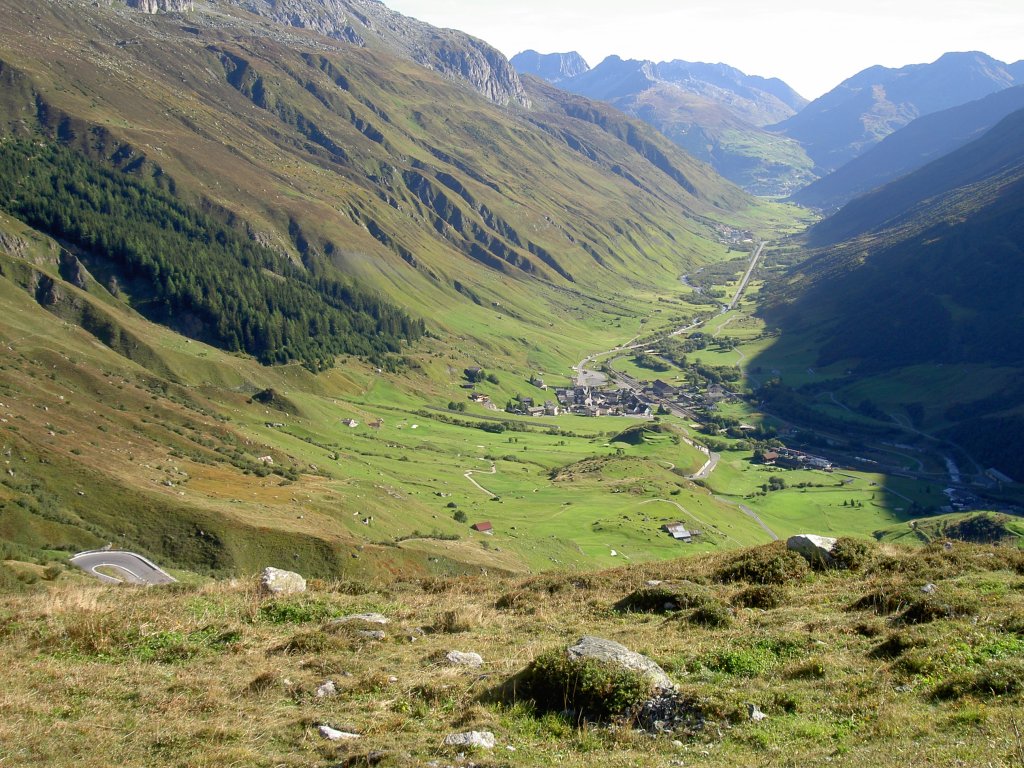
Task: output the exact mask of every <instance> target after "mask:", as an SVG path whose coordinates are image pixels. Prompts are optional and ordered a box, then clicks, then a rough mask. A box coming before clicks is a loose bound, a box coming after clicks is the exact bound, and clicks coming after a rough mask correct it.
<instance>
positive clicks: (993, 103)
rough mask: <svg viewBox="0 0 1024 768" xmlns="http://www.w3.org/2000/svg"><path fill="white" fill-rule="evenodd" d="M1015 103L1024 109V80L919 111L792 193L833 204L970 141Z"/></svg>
mask: <svg viewBox="0 0 1024 768" xmlns="http://www.w3.org/2000/svg"><path fill="white" fill-rule="evenodd" d="M1019 109H1024V85H1018V86H1014V87H1012V88H1007V89H1005V90H1002V91H998V92H997V93H993V94H991V95H989V96H986V97H985V98H983V99H978V100H977V101H971V102H968V103H967V104H962V105H961V106H958V107H953V108H952V109H946V110H943V111H942V112H935V113H933V114H930V115H925V116H924V117H919V118H918V119H917V120H914V121H913V122H912V123H910V124H908V125H907V126H906V127H904V128H901V129H900V130H898V131H896V132H895V133H893V134H891V135H889V136H887V137H886V138H885V139H883V140H882V141H881V142H880V143H879V144H877V145H876V146H875V147H873V148H872V149H870V150H868V151H867V152H865V153H864V154H863V155H861V156H860V157H857V158H854V159H853V160H851V161H850V162H849V163H847V164H846V165H844V166H842V167H841V168H839V169H838V170H835V171H833V172H832V173H830V174H829V175H828V176H825V177H824V178H822V179H819V180H818V181H815V182H814V183H813V184H811V185H809V186H807V187H804V188H803V189H801V190H799V191H798V192H796V193H795V194H794V195H793V196H792V197H791V198H790V199H791V200H792V201H793V202H796V203H800V204H802V205H808V206H814V207H817V208H822V209H825V210H828V209H832V208H837V207H839V206H842V205H844V204H846V203H847V202H849V201H850V200H852V199H853V198H855V197H857V196H858V195H862V194H865V193H867V192H870V191H871V190H873V189H875V188H876V187H880V186H882V185H884V184H887V183H889V182H890V181H893V180H894V179H898V178H900V177H901V176H904V175H906V174H908V173H910V172H912V171H915V170H917V169H918V168H921V167H922V166H924V165H926V164H928V163H929V162H931V161H932V160H936V159H938V158H940V157H942V156H943V155H946V154H948V153H950V152H952V151H954V150H955V149H958V148H959V147H962V146H964V145H965V144H968V143H969V142H971V141H973V140H975V139H977V138H979V137H980V136H981V135H982V134H984V133H985V131H987V130H989V129H990V128H992V126H994V125H995V124H996V123H998V122H999V121H1000V120H1002V119H1003V118H1004V117H1006V116H1007V115H1009V114H1011V113H1013V112H1015V111H1017V110H1019Z"/></svg>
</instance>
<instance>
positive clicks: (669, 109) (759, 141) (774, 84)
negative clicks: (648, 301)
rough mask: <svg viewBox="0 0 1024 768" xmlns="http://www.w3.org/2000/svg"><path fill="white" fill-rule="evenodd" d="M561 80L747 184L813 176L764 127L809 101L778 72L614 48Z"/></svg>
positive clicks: (756, 186) (766, 188) (759, 188)
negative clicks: (767, 74) (624, 54)
mask: <svg viewBox="0 0 1024 768" xmlns="http://www.w3.org/2000/svg"><path fill="white" fill-rule="evenodd" d="M520 56H523V54H520ZM516 60H517V59H516V58H514V59H513V63H515V62H516ZM521 61H523V62H528V61H531V59H529V58H525V59H521ZM517 66H518V65H517ZM520 71H522V72H526V71H527V70H525V69H520ZM540 76H541V77H543V76H544V75H543V74H541V75H540ZM546 79H549V80H550V79H551V78H546ZM552 82H554V81H552ZM557 84H558V86H559V87H560V88H564V89H565V90H568V91H571V92H573V93H577V94H580V95H583V96H587V97H589V98H592V99H600V100H602V101H607V102H609V103H611V104H614V105H615V106H616V107H617V108H619V109H620V110H622V111H623V112H625V113H626V114H628V115H631V116H634V117H638V118H640V119H641V120H644V121H645V122H647V123H649V124H650V125H653V126H654V127H655V128H657V129H658V130H659V131H660V132H661V133H663V134H665V135H666V136H668V137H669V138H670V139H672V141H674V142H675V143H676V144H678V145H679V146H681V147H683V148H684V149H685V150H686V151H687V152H689V153H690V154H692V155H693V156H695V157H697V158H699V159H701V160H704V161H705V162H707V163H710V164H711V165H712V166H713V167H714V168H715V170H717V171H718V172H719V173H721V174H722V175H723V176H725V177H726V178H728V179H730V180H732V181H734V182H736V183H738V184H740V185H741V186H743V187H744V188H746V189H747V190H748V191H751V192H755V193H761V194H778V193H780V192H782V191H789V190H792V189H793V188H795V187H797V186H800V185H802V184H805V183H807V181H809V180H810V179H811V176H810V175H809V174H808V173H807V171H808V170H809V168H810V165H811V163H810V161H809V159H808V158H807V157H806V155H805V154H804V153H803V151H802V150H801V149H800V147H799V145H798V144H796V143H795V142H793V141H789V140H787V139H785V138H783V137H779V136H774V135H771V134H768V133H765V132H764V131H762V130H761V129H760V128H759V126H762V125H764V124H766V123H771V122H776V121H778V120H780V119H782V118H783V117H786V116H789V115H792V114H794V112H795V111H797V110H799V109H800V108H802V107H803V106H804V105H805V104H806V103H807V102H806V100H805V99H803V98H802V97H801V96H799V94H797V93H796V92H795V91H793V89H792V88H790V87H789V86H787V85H786V84H785V83H783V82H782V81H781V80H778V79H774V78H773V79H766V78H762V77H756V76H750V75H745V74H743V73H742V72H740V71H739V70H737V69H734V68H732V67H729V66H726V65H724V64H702V63H694V62H686V61H671V62H663V63H660V64H656V63H654V62H651V61H638V60H623V59H621V58H619V57H618V56H610V57H608V58H607V59H605V60H604V61H603V62H601V63H600V64H599V65H598V66H596V67H594V68H593V69H591V70H589V71H586V72H583V73H582V74H579V75H576V76H575V77H569V78H564V77H563V78H560V79H559V80H558V81H557Z"/></svg>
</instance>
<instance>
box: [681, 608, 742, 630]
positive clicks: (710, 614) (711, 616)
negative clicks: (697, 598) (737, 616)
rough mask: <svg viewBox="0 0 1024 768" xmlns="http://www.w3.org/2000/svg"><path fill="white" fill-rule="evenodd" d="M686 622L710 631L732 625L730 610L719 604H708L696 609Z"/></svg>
mask: <svg viewBox="0 0 1024 768" xmlns="http://www.w3.org/2000/svg"><path fill="white" fill-rule="evenodd" d="M688 620H689V622H690V623H691V624H696V625H698V626H701V627H709V628H711V629H720V628H722V627H728V626H729V625H730V624H732V620H733V614H732V609H731V608H730V607H729V606H727V605H725V603H720V602H709V603H707V604H705V605H702V606H700V607H699V608H697V609H696V610H695V611H694V612H693V613H691V614H690V616H689V617H688Z"/></svg>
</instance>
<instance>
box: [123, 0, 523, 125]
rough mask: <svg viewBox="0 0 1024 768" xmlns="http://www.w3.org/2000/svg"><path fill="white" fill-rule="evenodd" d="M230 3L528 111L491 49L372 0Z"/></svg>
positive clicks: (512, 75) (519, 88)
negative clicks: (373, 51) (424, 70)
mask: <svg viewBox="0 0 1024 768" xmlns="http://www.w3.org/2000/svg"><path fill="white" fill-rule="evenodd" d="M136 1H137V2H155V1H157V0H136ZM159 1H160V2H164V1H166V2H171V1H172V0H159ZM173 1H175V2H182V0H173ZM229 2H232V3H234V4H236V5H238V6H239V7H241V8H242V9H243V10H246V11H249V12H250V13H256V14H259V15H260V16H265V17H267V18H271V19H273V20H275V21H277V22H279V23H281V24H287V25H290V26H293V27H299V28H301V29H310V30H313V31H315V32H318V33H320V34H322V35H324V36H326V37H331V38H334V39H335V40H341V41H344V42H347V43H351V44H353V45H358V46H361V47H366V48H376V49H383V50H386V51H388V52H390V53H392V54H395V55H398V56H401V57H402V58H404V59H408V60H410V61H414V62H416V63H417V64H419V65H421V66H423V67H426V68H427V69H432V70H434V71H436V72H439V73H440V74H442V75H443V76H445V77H447V78H450V79H452V80H458V81H461V82H463V83H465V84H467V85H468V86H470V87H471V88H472V89H473V90H475V91H477V92H478V93H480V94H482V95H483V96H485V97H487V98H488V99H490V100H491V101H493V102H495V103H497V104H502V105H508V104H518V105H520V106H524V107H528V106H529V105H530V101H529V98H528V97H527V95H526V91H525V89H524V88H523V84H522V83H521V82H520V81H519V75H517V74H516V71H515V69H513V67H512V65H511V64H510V63H509V61H508V59H506V58H505V56H504V55H503V54H502V53H501V52H499V51H498V50H497V49H496V48H493V47H492V46H490V45H488V44H487V43H485V42H484V41H483V40H478V39H477V38H475V37H472V36H471V35H467V34H466V33H464V32H459V31H458V30H454V29H438V28H436V27H432V26H430V25H429V24H425V23H424V22H422V21H418V20H417V19H412V18H409V17H408V16H403V15H402V14H400V13H396V12H395V11H392V10H391V9H390V8H388V7H387V6H385V5H384V4H383V3H380V2H377V0H247V1H246V2H242V0H229Z"/></svg>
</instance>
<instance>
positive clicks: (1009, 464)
mask: <svg viewBox="0 0 1024 768" xmlns="http://www.w3.org/2000/svg"><path fill="white" fill-rule="evenodd" d="M811 242H812V243H813V244H816V245H818V246H824V247H822V248H821V249H820V250H819V251H818V252H817V254H816V255H815V256H813V257H812V258H811V259H810V260H808V261H807V262H806V263H805V264H803V265H802V266H800V267H799V268H798V269H797V270H795V271H794V272H793V273H792V274H790V275H789V277H788V278H787V280H785V281H784V282H783V284H781V285H779V286H777V287H778V292H777V296H778V297H779V299H778V303H777V304H776V305H775V306H774V307H772V308H770V309H769V310H768V312H767V314H768V317H770V318H771V319H772V320H773V321H774V322H775V323H776V324H777V326H778V327H779V328H780V329H781V330H782V333H783V337H784V339H785V337H786V336H787V335H789V336H790V337H791V339H804V340H811V345H812V346H813V347H814V348H815V349H816V350H817V360H816V361H815V368H826V367H828V366H830V365H833V364H841V365H842V367H843V368H845V369H847V370H848V371H849V372H850V373H851V375H852V377H853V380H854V381H856V380H864V381H872V380H874V381H876V384H874V385H870V386H869V385H867V384H863V385H861V386H860V388H859V391H861V392H866V391H869V390H870V391H872V392H877V393H885V400H886V402H887V404H888V406H889V407H893V408H895V407H899V408H902V407H903V405H905V404H907V403H913V402H915V401H916V402H917V405H916V406H915V408H916V409H917V413H916V418H917V420H918V422H919V425H920V426H925V427H927V428H930V429H932V430H933V431H934V430H945V433H946V434H948V435H951V436H953V437H954V439H955V440H956V441H957V442H958V444H961V445H969V446H970V448H971V452H972V454H973V455H974V456H976V457H980V459H981V461H983V462H984V464H985V465H986V466H996V467H999V468H1002V469H1003V471H1004V472H1005V473H1007V474H1009V475H1010V476H1011V477H1015V478H1024V462H1022V461H1021V458H1020V457H1021V456H1022V455H1024V453H1022V451H1021V449H1022V448H1024V444H1022V442H1021V437H1020V435H1021V434H1022V432H1021V430H1020V429H1019V427H1020V426H1021V425H1022V424H1024V408H1022V406H1024V391H1022V390H1021V387H1020V383H1019V382H1020V375H1021V372H1022V371H1024V310H1022V307H1024V279H1022V278H1024V110H1022V111H1018V112H1015V113H1014V114H1012V115H1011V116H1009V117H1007V118H1005V119H1004V120H1003V121H1002V122H1000V123H999V124H998V125H997V126H996V127H994V128H993V129H992V130H990V131H989V132H988V133H987V134H985V135H984V136H983V137H982V138H980V139H978V140H976V141H974V142H972V143H971V144H968V145H967V146H965V147H962V148H961V149H959V150H957V151H955V152H953V153H952V154H950V155H947V156H946V157H944V158H942V159H940V160H938V161H935V162H933V163H931V164H929V165H927V166H925V167H924V168H922V169H920V170H918V171H916V172H914V173H912V174H910V175H908V176H906V177H904V178H903V179H900V180H899V181H896V182H893V183H892V184H889V185H888V186H886V187H883V188H882V189H880V190H878V191H876V192H874V193H872V194H870V195H867V196H865V197H862V198H859V199H857V200H855V201H853V202H852V203H850V204H849V205H847V206H846V207H845V208H843V209H842V210H841V211H840V212H839V213H837V214H836V215H834V216H833V217H831V218H830V219H826V220H825V221H823V222H821V223H820V224H819V225H817V226H816V227H815V228H814V229H812V231H811ZM839 297H841V298H839ZM788 343H796V342H793V341H790V342H788ZM915 366H917V367H918V368H919V369H920V371H921V373H922V374H923V375H925V377H926V378H925V380H926V381H928V382H929V383H928V384H927V385H923V384H914V385H913V386H912V387H910V388H908V387H907V384H906V382H907V381H916V379H915V377H914V376H910V375H909V373H908V372H910V371H912V370H914V367H915ZM950 366H956V367H957V368H956V370H957V371H959V372H960V376H959V377H954V379H953V380H954V381H956V380H957V378H958V380H959V383H958V384H957V385H955V386H952V387H949V386H942V385H941V384H940V383H939V382H940V381H943V380H949V376H950V375H951V374H950V372H945V376H944V377H943V378H942V379H939V378H937V377H938V372H937V371H936V368H937V367H940V368H941V367H950ZM926 371H930V372H931V373H925V372H926ZM901 376H905V377H906V378H904V383H903V384H902V385H899V384H898V383H896V382H897V381H898V380H899V378H900V377H901ZM878 382H882V383H878ZM999 382H1004V383H1003V384H999ZM837 386H838V385H837ZM862 396H863V395H862Z"/></svg>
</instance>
